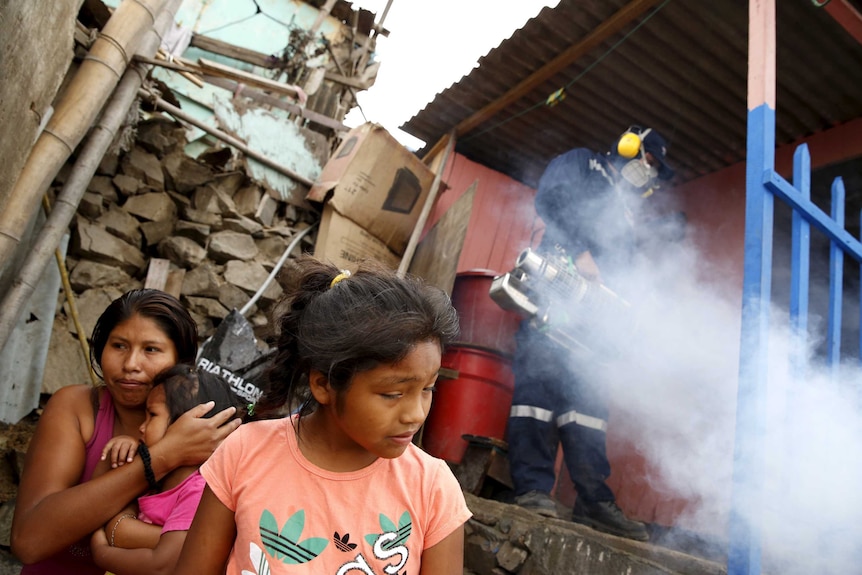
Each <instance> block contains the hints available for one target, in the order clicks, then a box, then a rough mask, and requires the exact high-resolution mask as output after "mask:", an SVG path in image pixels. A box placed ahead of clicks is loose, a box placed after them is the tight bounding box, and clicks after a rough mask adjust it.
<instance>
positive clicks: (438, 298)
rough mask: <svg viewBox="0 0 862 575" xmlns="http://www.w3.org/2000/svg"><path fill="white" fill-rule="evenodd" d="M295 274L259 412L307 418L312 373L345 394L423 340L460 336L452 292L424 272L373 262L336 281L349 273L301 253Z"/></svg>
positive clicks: (280, 310) (279, 322)
mask: <svg viewBox="0 0 862 575" xmlns="http://www.w3.org/2000/svg"><path fill="white" fill-rule="evenodd" d="M288 271H293V273H292V274H291V275H290V276H289V277H288V280H289V282H288V283H292V285H289V286H288V287H287V288H286V293H285V297H284V298H283V300H282V301H281V302H280V304H279V306H277V308H276V311H275V314H276V316H277V319H276V322H275V323H276V329H277V340H276V343H277V351H276V355H275V357H274V359H273V362H272V365H271V366H270V368H269V370H268V373H267V376H268V383H269V387H268V390H267V392H266V393H265V394H264V396H263V398H261V400H260V401H259V402H258V404H257V405H256V406H255V412H256V413H257V414H266V413H271V412H275V411H278V410H281V409H283V408H285V407H287V408H289V409H292V408H295V407H298V408H299V414H300V416H302V415H305V414H307V413H310V412H311V411H313V410H314V408H315V407H316V406H317V404H316V402H315V401H314V398H313V397H312V396H311V393H310V390H309V387H308V375H309V373H310V372H311V370H317V371H319V372H321V373H323V374H324V375H326V376H327V378H328V379H329V384H330V385H331V386H332V387H333V389H335V390H336V391H337V392H341V391H344V390H345V389H347V387H348V386H349V385H350V382H351V381H352V379H353V376H354V375H355V374H357V373H360V372H364V371H367V370H370V369H373V368H375V367H377V366H378V365H381V364H391V363H395V362H398V361H400V360H401V359H403V358H404V357H405V356H406V355H407V354H408V353H410V351H411V350H412V349H413V348H414V346H415V345H416V344H418V343H421V342H425V341H437V342H439V343H440V345H441V347H445V346H446V345H448V344H449V343H451V342H453V341H454V340H455V338H457V337H458V331H459V327H458V314H457V312H456V311H455V308H453V307H452V303H451V301H450V300H449V296H448V295H447V294H446V292H444V291H443V290H440V289H438V288H436V287H433V286H430V285H427V284H425V283H424V282H423V281H422V280H421V279H419V278H417V277H412V276H407V277H399V276H398V275H397V274H396V273H395V272H394V271H392V270H390V269H388V268H385V267H383V266H382V265H381V264H376V263H375V262H370V261H369V262H363V263H362V264H360V266H359V268H358V270H357V271H356V272H355V273H354V274H353V275H351V276H350V277H347V278H346V279H341V280H340V281H338V282H336V283H335V284H334V285H332V284H333V280H334V279H336V277H337V276H338V275H339V274H340V273H341V270H339V269H338V268H336V267H335V266H333V265H331V264H326V263H323V262H320V261H319V260H316V259H314V258H312V257H310V256H300V257H299V258H297V259H296V260H295V261H294V264H293V266H292V270H290V269H289V270H288ZM291 280H292V281H291Z"/></svg>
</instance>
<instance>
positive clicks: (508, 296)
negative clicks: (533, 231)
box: [489, 248, 632, 354]
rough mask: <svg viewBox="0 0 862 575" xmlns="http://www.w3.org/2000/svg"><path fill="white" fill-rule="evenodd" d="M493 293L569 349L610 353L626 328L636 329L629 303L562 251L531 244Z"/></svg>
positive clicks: (494, 284)
mask: <svg viewBox="0 0 862 575" xmlns="http://www.w3.org/2000/svg"><path fill="white" fill-rule="evenodd" d="M489 295H490V296H491V299H492V300H494V301H495V302H496V303H497V305H499V306H500V307H501V308H503V309H505V310H508V311H512V312H515V313H516V314H518V315H520V316H521V317H523V318H525V319H529V320H530V325H531V326H532V327H533V328H535V329H536V330H538V331H539V332H541V333H544V334H545V335H546V336H547V337H548V338H550V339H551V340H552V341H553V342H555V343H556V344H557V345H560V346H562V347H563V348H565V349H567V350H571V351H576V352H591V353H595V352H602V353H603V354H606V353H608V352H611V351H612V350H614V349H617V348H618V346H619V339H620V338H619V335H620V334H621V333H626V335H628V334H630V333H631V323H632V314H631V309H630V308H631V306H630V305H629V303H628V302H627V301H626V300H624V299H623V298H621V297H620V296H619V295H617V294H616V293H614V292H613V291H611V290H610V289H608V288H607V287H605V286H604V285H603V284H601V283H600V282H598V281H594V280H590V279H587V278H586V277H584V276H583V275H581V273H580V272H579V271H578V269H577V267H576V266H575V264H574V262H572V259H571V257H570V256H568V255H567V254H566V253H565V252H564V251H562V250H560V251H559V252H558V253H557V254H554V255H552V256H543V255H540V254H538V253H537V252H534V251H533V250H532V249H530V248H527V249H525V250H524V251H523V252H521V253H520V254H519V255H518V258H517V259H516V261H515V267H514V268H513V269H512V270H511V271H509V272H508V273H505V274H503V275H499V276H497V277H495V278H494V280H493V281H492V282H491V288H490V290H489Z"/></svg>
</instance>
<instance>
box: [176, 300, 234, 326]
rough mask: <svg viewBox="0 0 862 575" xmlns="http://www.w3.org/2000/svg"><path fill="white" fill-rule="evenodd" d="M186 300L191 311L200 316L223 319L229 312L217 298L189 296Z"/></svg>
mask: <svg viewBox="0 0 862 575" xmlns="http://www.w3.org/2000/svg"><path fill="white" fill-rule="evenodd" d="M185 300H186V305H187V306H188V309H189V311H190V312H194V313H196V314H197V315H199V316H203V317H207V318H214V319H218V320H221V319H224V317H225V316H226V315H227V314H228V310H227V309H226V308H225V307H224V306H223V305H222V304H220V303H219V301H218V300H217V299H215V298H209V297H198V296H188V297H186V298H185Z"/></svg>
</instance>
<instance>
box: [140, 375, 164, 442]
mask: <svg viewBox="0 0 862 575" xmlns="http://www.w3.org/2000/svg"><path fill="white" fill-rule="evenodd" d="M170 424H171V422H170V413H169V412H168V404H167V401H166V396H165V386H164V385H157V386H156V387H154V388H153V390H152V391H151V392H150V395H148V396H147V418H146V419H145V420H144V422H143V423H142V424H141V427H140V430H141V440H142V441H143V442H144V443H146V444H147V445H153V444H154V443H157V442H158V441H159V440H160V439H161V438H163V437H164V436H165V433H167V431H168V425H170Z"/></svg>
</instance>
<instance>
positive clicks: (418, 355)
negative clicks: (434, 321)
mask: <svg viewBox="0 0 862 575" xmlns="http://www.w3.org/2000/svg"><path fill="white" fill-rule="evenodd" d="M440 357H441V354H440V345H439V343H438V342H436V341H426V342H422V343H419V344H417V345H416V347H414V348H413V350H412V351H411V352H410V353H408V354H407V356H406V357H405V358H404V359H403V360H401V361H399V362H397V363H394V364H386V365H380V366H377V367H376V368H374V369H371V370H369V371H365V372H362V373H358V374H356V375H355V376H354V377H353V381H352V382H351V384H350V387H348V389H347V390H346V391H343V392H342V393H340V394H336V393H335V392H334V391H333V390H332V389H331V388H329V387H328V386H326V389H327V395H328V397H327V399H328V401H327V405H326V407H327V408H328V409H327V411H328V412H329V413H328V419H329V420H330V421H331V422H334V425H331V426H330V427H329V429H330V430H334V431H335V433H334V434H333V437H331V440H332V444H333V445H336V446H338V448H340V449H341V450H343V451H344V454H345V455H347V456H348V457H349V456H350V455H351V454H352V455H353V456H354V457H355V458H356V461H362V460H363V459H365V460H367V461H366V463H365V464H366V465H367V464H368V463H370V462H371V461H373V460H374V459H376V458H378V457H385V458H394V457H398V456H399V455H401V454H402V453H404V451H405V450H406V449H407V446H408V445H410V443H411V442H412V440H413V436H414V435H415V434H416V432H418V431H419V428H420V427H421V426H422V424H423V423H424V422H425V418H426V417H427V416H428V410H429V409H430V408H431V395H432V392H433V391H434V384H435V383H436V382H437V372H438V371H439V369H440ZM369 456H370V457H369Z"/></svg>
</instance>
